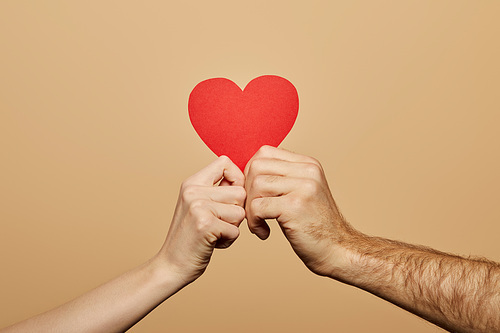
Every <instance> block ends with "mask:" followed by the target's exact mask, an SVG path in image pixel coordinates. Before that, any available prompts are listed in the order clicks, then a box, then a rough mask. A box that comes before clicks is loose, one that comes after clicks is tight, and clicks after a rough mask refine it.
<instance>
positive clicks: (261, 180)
mask: <svg viewBox="0 0 500 333" xmlns="http://www.w3.org/2000/svg"><path fill="white" fill-rule="evenodd" d="M265 183H266V176H264V175H257V176H255V177H254V179H253V181H252V190H253V191H256V192H259V191H260V190H261V189H262V187H263V186H264V184H265Z"/></svg>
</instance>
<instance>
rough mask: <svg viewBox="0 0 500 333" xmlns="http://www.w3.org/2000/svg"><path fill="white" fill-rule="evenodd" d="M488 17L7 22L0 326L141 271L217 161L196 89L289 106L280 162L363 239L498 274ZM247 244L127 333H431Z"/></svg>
mask: <svg viewBox="0 0 500 333" xmlns="http://www.w3.org/2000/svg"><path fill="white" fill-rule="evenodd" d="M499 14H500V2H498V1H435V0H419V1H405V2H402V1H293V2H291V1H269V0H266V1H245V2H237V1H196V2H192V1H186V2H183V3H182V4H181V1H176V2H175V4H174V1H168V2H167V1H147V2H143V1H90V2H89V1H78V2H77V1H18V0H12V1H6V0H3V1H1V2H0V152H1V163H0V227H1V231H0V264H1V272H0V295H1V296H0V327H1V326H5V325H7V324H9V323H12V322H15V321H19V320H21V319H23V318H26V317H28V316H31V315H34V314H36V313H38V312H40V311H44V310H47V309H49V308H51V307H54V306H56V305H58V304H61V303H63V302H65V301H67V300H69V299H71V298H73V297H76V296H78V295H79V294H81V293H83V292H85V291H87V290H89V289H91V288H93V287H95V286H96V285H98V284H100V283H102V282H104V281H106V280H108V279H110V278H112V277H114V276H116V275H118V274H120V273H122V272H124V271H126V270H127V269H130V268H132V267H134V266H136V265H138V264H140V263H142V262H144V261H145V260H147V259H148V258H149V257H151V256H152V255H153V254H154V253H155V252H156V251H157V250H158V249H159V247H160V246H161V244H162V242H163V239H164V236H165V234H166V231H167V230H168V226H169V222H170V218H171V215H172V212H173V208H174V205H175V202H176V196H177V192H178V188H179V184H180V183H181V182H182V180H183V179H185V178H186V177H188V176H189V175H191V174H193V173H194V172H196V171H197V170H199V169H201V168H202V167H204V166H205V165H206V164H208V163H209V162H211V161H212V160H213V159H214V155H213V154H212V153H211V152H210V151H209V150H208V149H207V148H206V147H205V146H204V144H203V143H202V141H201V140H200V139H199V138H198V136H197V135H196V133H195V132H194V130H193V129H192V127H191V124H190V123H189V119H188V115H187V98H188V95H189V93H190V91H191V89H192V88H193V87H194V86H195V85H196V83H198V82H199V81H201V80H204V79H207V78H211V77H227V78H230V79H232V80H234V81H235V82H236V83H238V84H239V85H240V86H241V87H243V86H245V85H246V83H247V82H248V81H250V80H251V79H252V78H254V77H257V76H259V75H263V74H276V75H281V76H284V77H286V78H288V79H289V80H290V81H292V82H293V83H294V84H295V86H296V87H297V89H298V92H299V96H300V111H299V117H298V119H297V122H296V125H295V127H294V128H293V130H292V132H291V133H290V134H289V136H288V137H287V138H286V140H285V141H284V143H283V145H282V146H283V147H286V148H288V149H291V150H293V151H296V152H300V153H303V154H307V155H311V156H314V157H316V158H318V159H319V160H320V161H322V163H323V166H324V168H325V170H326V172H327V175H328V178H329V182H330V185H331V187H332V191H333V193H334V195H335V197H336V199H337V201H338V204H339V205H340V207H341V209H342V211H343V213H344V215H345V216H346V217H347V218H348V220H349V221H350V222H351V223H352V224H353V225H354V226H355V227H357V228H358V229H360V230H362V231H363V232H366V233H369V234H374V235H379V236H384V237H389V238H394V239H399V240H404V241H407V242H412V243H419V244H424V245H429V246H432V247H435V248H438V249H440V250H444V251H450V252H454V253H459V254H465V255H468V254H478V255H483V256H486V257H489V258H491V259H494V260H497V261H499V260H500V242H499V241H498V234H499V233H500V226H499V222H500V212H499V210H498V203H497V202H498V200H499V198H500V195H499V193H498V188H500V175H499V173H498V170H500V153H499V149H498V148H499V144H500V131H499V130H498V122H499V121H500V100H499V89H500V63H499V61H498V59H500V47H499V45H498V38H499V37H498V36H499V33H500V20H498V17H499ZM272 227H273V228H272V235H271V237H270V239H269V240H267V241H265V242H261V241H259V240H258V239H257V238H256V237H254V236H252V235H251V234H250V233H249V232H248V230H247V227H246V226H243V227H242V235H241V238H240V239H239V241H238V242H237V243H236V244H234V246H233V247H232V248H231V249H229V250H224V251H223V250H220V251H217V252H216V253H215V256H214V257H213V260H212V263H211V264H210V267H209V269H208V270H207V272H206V273H205V275H204V276H202V277H201V278H200V279H199V280H198V281H196V282H195V283H194V284H193V285H190V286H189V287H187V288H186V289H184V290H182V291H181V292H180V293H179V294H177V295H175V296H174V297H173V298H171V299H170V300H168V301H167V302H166V303H165V304H163V305H161V306H160V307H159V308H158V309H156V310H155V311H154V312H153V313H152V314H150V315H149V316H148V317H147V318H146V319H144V320H143V321H142V322H141V323H139V324H138V325H137V326H135V327H134V328H133V329H132V332H162V331H177V332H199V331H201V330H203V331H204V332H220V331H221V330H224V331H225V330H228V331H229V330H230V331H235V332H255V331H258V332H276V331H281V332H304V331H306V330H308V329H309V330H312V331H319V332H321V331H325V332H335V331H337V332H366V331H371V332H403V331H404V332H437V331H439V329H437V328H435V327H433V326H432V325H430V324H427V323H425V322H424V321H422V320H420V319H418V318H416V317H414V316H412V315H410V314H408V313H406V312H405V311H403V310H400V309H398V308H396V307H394V306H393V305H391V304H389V303H386V302H384V301H381V300H379V299H377V298H376V297H374V296H371V295H369V294H367V293H365V292H362V291H359V290H356V289H354V288H352V287H348V286H345V285H342V284H340V283H338V282H335V281H332V280H328V279H324V278H320V277H317V276H314V275H313V274H312V273H310V272H308V271H307V269H306V268H305V267H304V266H303V264H302V263H301V262H300V261H299V260H298V258H296V257H295V255H294V254H293V252H292V251H291V250H290V248H289V245H288V243H287V242H286V240H285V239H284V237H283V236H282V235H281V232H280V231H279V229H278V228H276V225H274V224H272Z"/></svg>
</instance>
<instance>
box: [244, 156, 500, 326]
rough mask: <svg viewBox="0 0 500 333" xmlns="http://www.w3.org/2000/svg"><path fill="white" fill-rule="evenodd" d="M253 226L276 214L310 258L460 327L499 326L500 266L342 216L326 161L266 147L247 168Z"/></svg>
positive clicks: (326, 271) (318, 267)
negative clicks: (391, 236) (385, 234)
mask: <svg viewBox="0 0 500 333" xmlns="http://www.w3.org/2000/svg"><path fill="white" fill-rule="evenodd" d="M245 176H246V182H245V188H246V190H247V201H246V214H247V220H248V226H249V228H250V231H251V232H252V233H255V234H256V235H257V236H258V237H259V238H261V239H266V238H267V237H268V236H269V226H268V225H267V223H266V221H265V220H266V219H276V221H277V222H278V224H279V226H280V227H281V229H282V231H283V233H284V235H285V237H286V238H287V239H288V241H289V242H290V244H291V246H292V248H293V250H294V251H295V253H296V254H297V255H298V257H299V258H300V259H301V260H302V261H303V262H304V264H305V265H306V266H307V267H308V268H309V269H310V270H311V271H312V272H313V273H316V274H318V275H321V276H326V277H330V278H332V279H335V280H338V281H341V282H344V283H346V284H350V285H353V286H355V287H358V288H361V289H364V290H366V291H368V292H370V293H372V294H374V295H377V296H379V297H381V298H383V299H385V300H387V301H389V302H391V303H393V304H395V305H397V306H399V307H401V308H403V309H406V310H408V311H410V312H412V313H414V314H416V315H418V316H420V317H422V318H424V319H426V320H428V321H430V322H432V323H434V324H436V325H438V326H440V327H442V328H444V329H446V330H449V331H453V332H490V333H491V332H500V264H498V263H495V262H492V261H489V260H487V259H484V258H465V257H460V256H456V255H451V254H447V253H443V252H440V251H436V250H434V249H431V248H427V247H423V246H416V245H411V244H405V243H402V242H397V241H393V240H388V239H383V238H380V237H371V236H368V235H365V234H363V233H361V232H359V231H357V230H355V229H354V228H353V227H352V226H351V225H350V224H349V223H348V222H347V221H346V220H345V218H344V217H343V216H342V215H341V213H340V211H339V209H338V208H337V205H336V204H335V200H334V199H333V196H332V194H331V191H330V189H329V186H328V184H327V181H326V177H325V174H324V171H323V168H322V167H321V164H320V163H319V162H318V161H317V160H315V159H313V158H311V157H307V156H303V155H299V154H295V153H291V152H289V151H285V150H281V149H277V148H273V147H269V146H264V147H262V148H261V149H260V150H259V151H258V152H257V153H256V154H255V155H254V157H253V158H252V159H251V160H250V161H249V163H248V164H247V166H246V168H245Z"/></svg>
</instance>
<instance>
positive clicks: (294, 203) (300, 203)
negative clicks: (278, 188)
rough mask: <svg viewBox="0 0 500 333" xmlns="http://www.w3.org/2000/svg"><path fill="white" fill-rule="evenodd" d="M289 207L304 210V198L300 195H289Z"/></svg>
mask: <svg viewBox="0 0 500 333" xmlns="http://www.w3.org/2000/svg"><path fill="white" fill-rule="evenodd" d="M288 207H293V209H294V210H302V208H303V207H304V199H303V198H302V196H299V195H289V196H288Z"/></svg>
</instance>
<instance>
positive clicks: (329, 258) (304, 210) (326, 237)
mask: <svg viewBox="0 0 500 333" xmlns="http://www.w3.org/2000/svg"><path fill="white" fill-rule="evenodd" d="M245 176H246V183H245V188H246V190H247V196H248V197H247V201H246V213H247V220H248V226H249V228H250V231H251V232H252V233H255V234H256V235H257V236H258V237H259V238H261V239H266V238H267V237H268V236H269V226H268V225H267V223H266V221H265V219H276V221H278V223H279V225H280V227H281V229H282V230H283V232H284V234H285V236H286V238H287V239H288V241H289V242H290V244H291V245H292V247H293V250H294V251H295V252H296V253H297V255H298V256H299V257H300V259H302V261H303V262H304V264H306V266H307V267H308V268H309V269H310V270H311V271H312V272H314V273H316V274H319V275H329V276H331V275H332V274H334V271H335V269H336V266H340V264H341V263H340V261H339V259H342V258H343V256H342V255H341V254H340V253H339V251H341V249H340V247H339V246H337V244H340V243H342V242H343V241H344V239H346V237H350V236H351V235H352V234H353V232H354V231H353V229H352V228H351V227H350V226H349V225H348V223H347V222H346V221H345V220H344V219H343V217H342V215H341V214H340V212H339V210H338V209H337V206H336V204H335V201H334V200H333V197H332V195H331V193H330V189H329V188H328V184H327V182H326V178H325V175H324V172H323V169H322V167H321V164H320V163H319V162H318V161H317V160H315V159H313V158H311V157H307V156H303V155H298V154H294V153H291V152H289V151H286V150H281V149H277V148H273V147H270V146H263V147H262V148H261V149H260V150H259V151H258V152H257V153H256V154H255V155H254V156H253V157H252V159H251V160H250V161H249V162H248V164H247V166H246V168H245Z"/></svg>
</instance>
